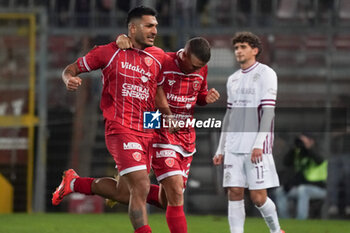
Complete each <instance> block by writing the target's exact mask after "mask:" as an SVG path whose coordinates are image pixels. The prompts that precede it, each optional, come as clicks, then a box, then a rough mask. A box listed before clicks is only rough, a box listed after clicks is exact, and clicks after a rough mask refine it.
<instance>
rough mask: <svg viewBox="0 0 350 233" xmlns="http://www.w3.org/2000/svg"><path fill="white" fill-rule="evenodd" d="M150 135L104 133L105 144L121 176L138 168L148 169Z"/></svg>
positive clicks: (149, 162) (149, 161)
mask: <svg viewBox="0 0 350 233" xmlns="http://www.w3.org/2000/svg"><path fill="white" fill-rule="evenodd" d="M151 140H152V137H143V136H138V135H134V134H127V133H121V134H109V135H106V145H107V149H108V151H109V153H110V154H111V155H112V156H113V159H114V161H115V163H116V167H117V168H118V171H119V174H120V175H121V176H123V175H125V174H127V173H130V172H135V171H139V170H145V169H147V172H148V173H149V171H150V164H151V156H150V153H149V147H150V145H151Z"/></svg>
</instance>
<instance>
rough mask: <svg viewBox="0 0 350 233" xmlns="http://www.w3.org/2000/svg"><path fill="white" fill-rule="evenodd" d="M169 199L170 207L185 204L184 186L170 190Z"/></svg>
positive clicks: (173, 187)
mask: <svg viewBox="0 0 350 233" xmlns="http://www.w3.org/2000/svg"><path fill="white" fill-rule="evenodd" d="M167 198H168V203H169V205H181V204H183V188H182V186H172V187H170V188H168V192H167Z"/></svg>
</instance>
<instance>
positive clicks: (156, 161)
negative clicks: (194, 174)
mask: <svg viewBox="0 0 350 233" xmlns="http://www.w3.org/2000/svg"><path fill="white" fill-rule="evenodd" d="M151 151H152V169H153V171H154V173H155V175H156V177H157V180H158V182H160V181H161V180H163V179H165V178H167V177H169V176H174V175H182V177H183V181H184V188H186V183H187V179H188V174H189V172H190V166H191V162H192V158H193V157H192V156H189V157H183V156H182V155H181V154H180V153H178V152H176V151H174V150H172V149H164V148H151Z"/></svg>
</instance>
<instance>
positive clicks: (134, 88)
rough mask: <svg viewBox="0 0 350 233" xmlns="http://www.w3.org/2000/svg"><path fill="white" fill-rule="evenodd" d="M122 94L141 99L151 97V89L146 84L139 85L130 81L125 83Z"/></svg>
mask: <svg viewBox="0 0 350 233" xmlns="http://www.w3.org/2000/svg"><path fill="white" fill-rule="evenodd" d="M122 96H129V97H132V98H137V99H140V100H146V101H147V99H148V97H149V89H148V88H147V87H144V86H138V85H134V84H130V83H124V84H123V89H122Z"/></svg>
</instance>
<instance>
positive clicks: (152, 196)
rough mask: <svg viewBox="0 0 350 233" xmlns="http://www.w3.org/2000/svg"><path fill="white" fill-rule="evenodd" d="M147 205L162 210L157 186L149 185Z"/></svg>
mask: <svg viewBox="0 0 350 233" xmlns="http://www.w3.org/2000/svg"><path fill="white" fill-rule="evenodd" d="M147 203H148V204H150V205H154V206H157V207H158V208H163V207H162V206H161V204H160V203H159V185H155V184H151V187H150V189H149V193H148V196H147Z"/></svg>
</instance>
